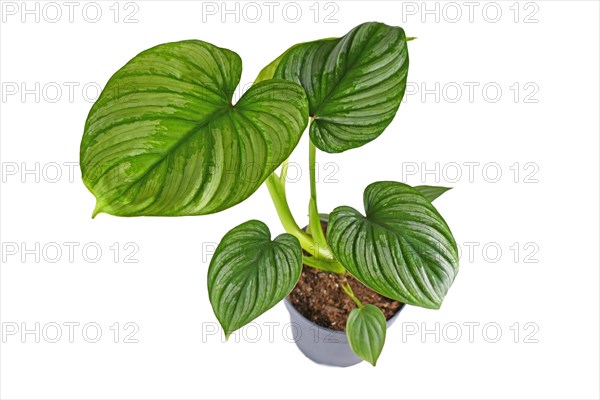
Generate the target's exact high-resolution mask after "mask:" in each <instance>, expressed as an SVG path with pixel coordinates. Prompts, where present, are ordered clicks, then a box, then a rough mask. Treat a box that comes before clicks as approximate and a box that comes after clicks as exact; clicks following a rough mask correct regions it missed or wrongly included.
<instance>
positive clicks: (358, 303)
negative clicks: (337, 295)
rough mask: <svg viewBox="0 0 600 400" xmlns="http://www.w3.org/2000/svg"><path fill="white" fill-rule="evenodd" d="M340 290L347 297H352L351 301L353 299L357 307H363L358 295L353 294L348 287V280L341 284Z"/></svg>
mask: <svg viewBox="0 0 600 400" xmlns="http://www.w3.org/2000/svg"><path fill="white" fill-rule="evenodd" d="M342 290H343V291H344V292H345V293H346V294H347V295H348V297H350V298H351V299H352V301H354V303H356V306H357V307H358V308H363V304H362V302H361V301H360V300H359V299H358V297H356V296H355V295H354V292H353V291H352V288H351V287H350V285H349V284H348V282H346V283H344V284H343V285H342Z"/></svg>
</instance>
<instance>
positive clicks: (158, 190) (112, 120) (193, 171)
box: [80, 40, 308, 216]
mask: <svg viewBox="0 0 600 400" xmlns="http://www.w3.org/2000/svg"><path fill="white" fill-rule="evenodd" d="M241 71H242V63H241V60H240V57H239V56H238V55H237V54H236V53H234V52H232V51H230V50H227V49H222V48H219V47H216V46H213V45H211V44H209V43H206V42H201V41H198V40H189V41H183V42H174V43H167V44H162V45H159V46H156V47H153V48H151V49H148V50H146V51H143V52H142V53H140V54H138V55H137V56H135V57H134V58H133V59H132V60H131V61H129V62H128V63H127V64H126V65H125V66H124V67H123V68H121V69H120V70H119V71H117V72H116V73H115V74H114V75H113V76H112V77H111V78H110V80H109V81H108V83H107V84H106V87H105V88H104V90H103V91H102V93H101V95H100V97H99V98H98V100H97V101H96V103H95V104H94V106H93V107H92V109H91V111H90V113H89V115H88V118H87V121H86V125H85V133H84V135H83V139H82V142H81V151H80V158H81V162H80V164H81V170H82V175H83V181H84V183H85V184H86V186H87V187H88V189H89V190H90V191H91V192H92V193H93V194H94V195H95V196H96V199H97V204H96V209H95V211H94V215H95V214H97V213H99V212H106V213H109V214H113V215H121V216H137V215H169V216H174V215H199V214H209V213H214V212H218V211H221V210H224V209H226V208H229V207H232V206H234V205H235V204H237V203H239V202H241V201H243V200H245V199H246V198H248V197H249V196H250V195H251V194H252V193H254V192H255V191H256V189H257V188H258V187H259V186H260V184H261V183H262V182H263V181H264V180H265V179H266V178H267V176H269V175H270V174H271V173H272V172H273V171H274V170H275V169H276V168H277V167H278V166H279V164H281V163H282V162H283V161H284V160H285V159H286V158H287V157H288V156H289V155H290V153H291V152H292V150H293V149H294V147H295V146H296V144H297V143H298V141H299V139H300V136H301V135H302V132H303V131H304V129H305V128H306V125H307V123H308V104H307V99H306V94H305V93H304V90H303V89H302V88H301V87H300V86H299V85H297V84H295V83H292V82H289V81H284V80H268V81H264V82H261V83H259V84H256V85H254V86H252V87H251V88H250V89H249V90H248V91H247V92H246V93H245V94H244V95H243V96H242V97H241V99H240V100H239V101H238V102H237V104H235V105H232V96H233V93H234V91H235V89H236V87H237V86H238V83H239V81H240V75H241Z"/></svg>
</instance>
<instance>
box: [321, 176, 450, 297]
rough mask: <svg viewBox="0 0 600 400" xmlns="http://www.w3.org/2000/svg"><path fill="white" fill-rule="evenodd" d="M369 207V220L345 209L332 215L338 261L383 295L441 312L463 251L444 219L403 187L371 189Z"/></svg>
mask: <svg viewBox="0 0 600 400" xmlns="http://www.w3.org/2000/svg"><path fill="white" fill-rule="evenodd" d="M364 205H365V211H366V217H365V216H363V215H361V213H360V212H358V211H356V210H355V209H353V208H351V207H346V206H343V207H338V208H336V209H335V210H333V212H332V213H331V214H330V215H329V225H328V228H327V240H328V242H329V244H330V246H331V249H332V250H333V252H334V254H335V256H336V257H337V259H338V260H339V261H340V263H341V264H342V265H343V266H344V267H346V269H347V270H348V271H349V272H350V273H351V274H352V275H354V276H355V277H356V278H357V279H358V280H360V281H361V282H362V283H364V284H365V285H367V286H368V287H370V288H371V289H373V290H375V291H377V292H379V293H381V294H382V295H384V296H387V297H390V298H392V299H395V300H398V301H401V302H403V303H408V304H413V305H417V306H421V307H426V308H439V307H440V305H441V303H442V300H443V299H444V296H445V295H446V293H447V292H448V289H449V288H450V285H451V284H452V282H453V281H454V277H455V276H456V274H457V272H458V249H457V247H456V242H455V240H454V237H453V236H452V233H451V232H450V228H448V225H447V224H446V222H445V221H444V219H443V218H442V216H441V215H440V214H439V213H438V212H437V210H436V209H435V208H434V207H433V205H432V204H431V202H430V201H429V200H427V199H426V198H425V197H424V196H423V195H422V194H421V193H420V192H419V191H418V190H416V189H415V188H412V187H410V186H408V185H405V184H403V183H399V182H375V183H372V184H371V185H369V186H367V188H366V189H365V192H364Z"/></svg>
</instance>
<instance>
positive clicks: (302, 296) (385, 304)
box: [288, 265, 402, 331]
mask: <svg viewBox="0 0 600 400" xmlns="http://www.w3.org/2000/svg"><path fill="white" fill-rule="evenodd" d="M346 282H347V283H348V284H349V285H350V287H351V288H352V291H353V292H354V295H355V296H356V297H358V299H359V300H360V301H361V302H362V303H363V304H374V305H376V306H377V307H379V308H380V309H381V311H383V314H384V315H385V319H390V318H391V317H393V316H394V315H395V314H396V312H398V310H399V309H400V307H401V306H402V303H400V302H399V301H396V300H392V299H389V298H387V297H384V296H382V295H380V294H379V293H376V292H374V291H372V290H371V289H369V288H368V287H366V286H365V285H363V284H362V283H360V282H359V281H357V280H356V279H355V278H354V277H353V276H350V275H348V274H346V275H338V274H332V273H329V272H324V271H319V270H316V269H314V268H311V267H307V266H306V265H305V266H303V268H302V275H301V276H300V280H299V281H298V284H297V285H296V287H295V288H294V290H292V292H291V293H290V295H289V296H288V299H289V300H290V302H291V303H292V305H293V306H294V307H295V308H296V310H298V311H299V312H300V314H302V315H304V317H306V318H307V319H309V320H310V321H312V322H314V323H315V324H317V325H320V326H323V327H325V328H329V329H333V330H338V331H343V330H344V329H346V321H347V320H348V315H350V312H351V311H352V310H353V309H355V308H356V304H354V301H352V299H351V298H350V297H348V295H347V294H346V293H345V292H344V291H343V290H342V285H343V284H344V283H346Z"/></svg>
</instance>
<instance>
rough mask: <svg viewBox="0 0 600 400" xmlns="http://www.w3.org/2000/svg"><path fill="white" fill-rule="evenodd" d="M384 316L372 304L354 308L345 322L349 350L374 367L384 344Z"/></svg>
mask: <svg viewBox="0 0 600 400" xmlns="http://www.w3.org/2000/svg"><path fill="white" fill-rule="evenodd" d="M385 331H386V325H385V315H383V312H381V310H380V309H379V308H378V307H377V306H374V305H372V304H367V305H365V306H363V307H359V308H355V309H354V310H352V311H351V312H350V315H349V316H348V321H347V322H346V336H347V337H348V343H349V344H350V348H351V349H352V351H353V352H354V354H356V355H357V356H359V357H360V358H362V359H363V360H366V361H368V362H370V363H371V364H373V366H375V365H376V364H377V359H378V358H379V355H380V354H381V351H382V350H383V345H384V344H385Z"/></svg>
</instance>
